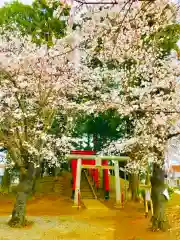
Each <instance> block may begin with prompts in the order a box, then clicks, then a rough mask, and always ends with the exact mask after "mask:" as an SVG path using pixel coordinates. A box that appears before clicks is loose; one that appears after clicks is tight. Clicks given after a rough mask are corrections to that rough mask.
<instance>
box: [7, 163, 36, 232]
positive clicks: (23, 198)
mask: <svg viewBox="0 0 180 240" xmlns="http://www.w3.org/2000/svg"><path fill="white" fill-rule="evenodd" d="M34 170H35V169H34V165H33V164H29V166H28V169H27V170H25V169H21V177H20V182H19V184H18V186H17V189H16V191H17V195H16V202H15V204H14V208H13V211H12V217H11V220H10V221H9V225H10V226H11V227H23V226H26V225H27V221H26V219H25V216H26V202H27V198H28V196H29V194H31V193H32V189H33V182H34V181H33V179H34Z"/></svg>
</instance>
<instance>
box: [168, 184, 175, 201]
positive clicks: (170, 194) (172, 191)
mask: <svg viewBox="0 0 180 240" xmlns="http://www.w3.org/2000/svg"><path fill="white" fill-rule="evenodd" d="M168 193H169V196H170V198H171V196H172V194H173V193H174V189H173V188H172V187H169V186H168Z"/></svg>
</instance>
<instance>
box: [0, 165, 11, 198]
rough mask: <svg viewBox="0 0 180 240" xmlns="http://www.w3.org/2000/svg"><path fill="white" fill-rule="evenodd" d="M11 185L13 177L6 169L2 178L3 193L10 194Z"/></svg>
mask: <svg viewBox="0 0 180 240" xmlns="http://www.w3.org/2000/svg"><path fill="white" fill-rule="evenodd" d="M10 185H11V176H10V174H9V171H8V170H7V169H5V172H4V176H3V177H2V183H1V188H2V191H3V192H7V193H9V190H10Z"/></svg>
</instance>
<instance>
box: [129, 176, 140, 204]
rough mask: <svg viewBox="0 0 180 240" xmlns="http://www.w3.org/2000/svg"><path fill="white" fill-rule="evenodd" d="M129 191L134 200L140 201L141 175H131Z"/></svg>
mask: <svg viewBox="0 0 180 240" xmlns="http://www.w3.org/2000/svg"><path fill="white" fill-rule="evenodd" d="M129 193H130V196H131V200H132V201H135V202H136V201H139V176H138V174H135V173H132V174H130V176H129Z"/></svg>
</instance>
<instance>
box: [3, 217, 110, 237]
mask: <svg viewBox="0 0 180 240" xmlns="http://www.w3.org/2000/svg"><path fill="white" fill-rule="evenodd" d="M8 220H9V217H3V216H1V217H0V240H12V239H13V240H16V239H17V240H29V239H31V240H42V239H43V240H45V239H49V240H53V239H54V240H58V239H61V240H63V239H72V240H73V239H81V237H82V239H91V240H92V238H93V240H95V239H107V231H108V232H112V231H113V229H107V228H105V227H101V226H99V225H98V226H97V225H93V224H88V223H87V222H83V221H79V220H77V219H74V218H73V217H71V216H67V217H66V216H65V217H62V216H61V217H48V216H47V217H28V220H31V221H34V224H33V226H32V227H31V228H26V229H14V228H10V227H9V226H8V225H7V221H8Z"/></svg>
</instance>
